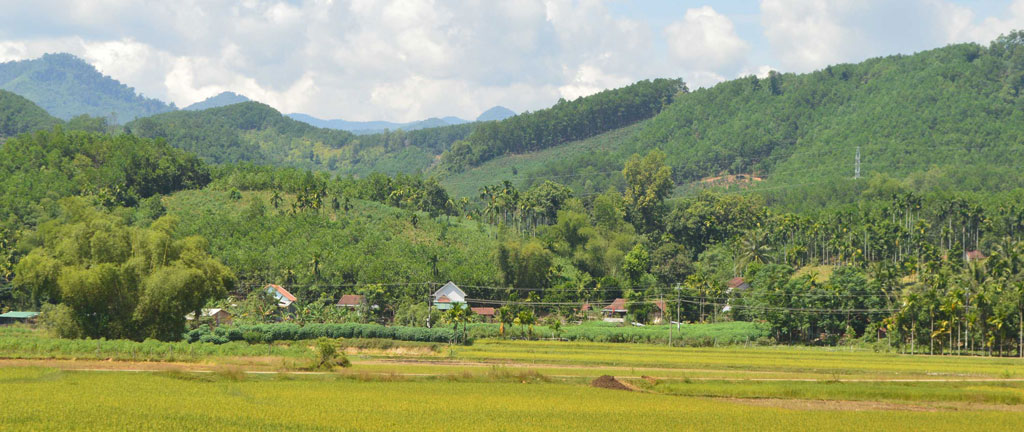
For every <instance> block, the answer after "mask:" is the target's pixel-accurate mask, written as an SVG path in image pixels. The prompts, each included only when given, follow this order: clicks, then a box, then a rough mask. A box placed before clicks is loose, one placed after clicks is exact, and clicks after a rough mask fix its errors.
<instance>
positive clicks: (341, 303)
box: [335, 294, 366, 309]
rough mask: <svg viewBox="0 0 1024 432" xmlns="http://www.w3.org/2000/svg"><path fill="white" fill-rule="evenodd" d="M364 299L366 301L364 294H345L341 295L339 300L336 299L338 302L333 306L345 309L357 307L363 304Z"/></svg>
mask: <svg viewBox="0 0 1024 432" xmlns="http://www.w3.org/2000/svg"><path fill="white" fill-rule="evenodd" d="M364 301H366V296H361V295H358V294H345V295H343V296H341V300H338V304H336V305H335V306H337V307H343V308H346V309H357V308H359V307H360V306H362V305H363V302H364Z"/></svg>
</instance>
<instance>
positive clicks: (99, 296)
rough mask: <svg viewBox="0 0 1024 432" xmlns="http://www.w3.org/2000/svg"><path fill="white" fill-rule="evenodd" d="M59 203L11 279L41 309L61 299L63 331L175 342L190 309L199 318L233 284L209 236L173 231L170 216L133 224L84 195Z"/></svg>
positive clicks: (75, 333)
mask: <svg viewBox="0 0 1024 432" xmlns="http://www.w3.org/2000/svg"><path fill="white" fill-rule="evenodd" d="M61 204H62V212H61V215H60V216H59V217H58V218H57V219H54V220H52V221H49V222H46V223H44V224H42V225H41V226H40V227H39V230H38V232H37V233H36V234H35V235H34V236H32V238H31V239H29V242H30V243H31V244H32V245H33V246H35V248H34V249H33V250H32V252H30V253H29V255H28V256H27V257H26V259H24V260H22V261H21V262H19V263H18V266H17V268H16V273H17V276H16V277H15V279H14V285H15V287H16V288H17V291H16V295H21V296H24V297H25V298H27V301H28V302H29V303H30V304H32V305H34V306H36V307H38V306H39V305H40V304H42V303H44V302H58V301H59V302H60V303H61V305H60V307H59V308H58V309H57V310H56V311H57V315H58V316H59V317H60V318H59V319H54V320H51V321H50V322H51V323H53V324H55V325H58V326H59V328H58V329H57V331H58V332H59V333H60V334H62V335H65V336H72V335H81V336H87V337H93V338H98V337H109V338H127V339H137V340H142V339H145V338H155V339H160V340H177V339H178V338H179V337H180V336H181V333H182V332H183V331H184V329H185V315H186V314H188V313H196V316H198V315H199V314H198V312H199V310H200V309H201V308H202V307H203V306H204V305H205V304H206V303H207V302H208V301H210V300H215V299H218V298H223V297H224V296H226V295H227V290H228V289H230V288H232V286H233V283H234V282H233V281H234V276H233V274H232V273H231V270H229V269H228V268H227V267H225V266H224V265H223V264H221V263H220V262H219V261H217V260H216V259H214V258H211V257H210V256H209V254H208V253H207V243H206V241H205V240H203V239H202V238H201V237H187V238H181V239H175V238H174V237H173V232H174V225H175V219H173V218H169V217H164V218H161V219H158V220H157V221H155V222H153V224H152V225H151V226H150V227H149V228H136V227H129V226H126V225H124V223H123V222H122V221H121V220H119V219H117V218H116V217H114V216H111V215H109V214H106V213H104V212H102V211H99V210H96V209H95V208H93V207H91V206H89V205H88V204H87V203H86V201H85V200H82V199H80V198H67V199H64V200H62V201H61ZM68 318H70V319H68ZM69 326H70V327H69Z"/></svg>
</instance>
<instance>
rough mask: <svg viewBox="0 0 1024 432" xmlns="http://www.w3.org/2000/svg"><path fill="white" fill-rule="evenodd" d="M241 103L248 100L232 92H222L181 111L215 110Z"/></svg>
mask: <svg viewBox="0 0 1024 432" xmlns="http://www.w3.org/2000/svg"><path fill="white" fill-rule="evenodd" d="M242 102H249V98H247V97H245V96H242V95H240V94H238V93H234V92H222V93H220V94H218V95H216V96H211V97H208V98H206V99H205V100H202V101H199V102H196V103H194V104H192V105H189V106H187V107H185V108H182V109H183V110H185V111H200V110H204V109H208V108H217V107H222V106H228V105H233V104H236V103H242Z"/></svg>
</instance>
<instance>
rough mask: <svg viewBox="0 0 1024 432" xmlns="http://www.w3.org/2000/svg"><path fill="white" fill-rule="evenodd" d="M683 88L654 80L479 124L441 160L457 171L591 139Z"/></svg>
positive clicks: (648, 112)
mask: <svg viewBox="0 0 1024 432" xmlns="http://www.w3.org/2000/svg"><path fill="white" fill-rule="evenodd" d="M685 91H686V86H685V85H684V84H683V83H682V81H681V80H678V79H675V80H670V79H656V80H654V81H646V80H645V81H640V82H637V83H635V84H632V85H630V86H626V87H623V88H620V89H615V90H605V91H603V92H599V93H596V94H594V95H590V96H587V97H584V98H579V99H576V100H575V101H572V102H567V101H565V100H559V101H558V103H557V104H555V106H553V107H551V108H547V109H544V110H540V111H537V112H533V113H524V114H520V115H517V116H515V117H512V118H509V119H505V120H503V121H500V122H486V123H482V124H480V125H478V126H477V127H476V128H475V129H474V130H473V133H471V134H470V135H469V136H468V137H466V139H465V140H464V141H457V142H456V143H455V144H453V145H452V148H451V149H450V150H448V151H447V152H446V153H445V154H444V155H443V161H444V164H445V165H446V166H447V167H448V168H449V169H451V170H452V171H456V172H457V171H461V170H463V169H465V168H467V167H471V166H474V165H479V164H480V163H482V162H485V161H487V160H490V159H493V158H495V157H498V156H501V155H504V154H506V153H526V152H530V151H537V150H541V149H545V148H548V147H554V146H557V145H560V144H565V143H567V142H570V141H576V140H580V139H584V138H589V137H591V136H594V135H597V134H600V133H602V132H605V131H608V130H612V129H617V128H620V127H623V126H626V125H629V124H632V123H635V122H637V121H639V120H643V119H645V118H649V117H651V116H653V115H655V114H657V113H658V112H659V111H661V109H662V108H663V107H664V106H665V105H668V104H669V103H671V102H672V100H673V98H674V97H676V95H677V93H680V92H685Z"/></svg>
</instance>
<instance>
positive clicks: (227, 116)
mask: <svg viewBox="0 0 1024 432" xmlns="http://www.w3.org/2000/svg"><path fill="white" fill-rule="evenodd" d="M125 127H126V129H127V130H128V131H130V132H131V133H132V134H135V135H139V136H143V137H159V138H165V139H166V140H167V142H168V143H170V144H171V145H173V146H175V147H178V148H181V149H185V150H188V151H191V152H194V153H196V154H198V155H199V156H200V157H202V158H204V159H206V160H209V161H212V162H215V163H230V162H252V163H257V164H263V165H277V166H288V167H297V168H306V169H313V170H326V171H332V172H335V173H338V174H355V175H367V174H369V173H372V172H383V173H389V174H394V173H412V172H417V171H425V170H426V169H428V168H429V167H430V166H431V165H432V164H433V163H434V162H435V158H436V157H437V156H438V155H440V154H441V152H443V151H444V150H445V149H447V148H448V146H449V145H450V144H451V143H452V142H454V141H456V140H458V139H461V138H464V137H465V136H466V135H468V134H469V132H470V131H471V130H472V127H473V126H472V125H470V124H466V125H456V126H448V127H441V128H431V129H424V130H417V131H408V132H406V131H395V132H389V133H382V134H373V135H355V134H353V133H351V132H347V131H341V130H333V129H324V128H318V127H315V126H311V125H309V124H306V123H303V122H301V121H297V120H294V119H292V118H289V117H288V116H285V115H282V114H281V113H280V112H278V111H277V110H275V109H273V108H271V107H269V106H267V105H264V104H261V103H258V102H244V103H238V104H233V105H228V106H224V107H218V108H211V109H206V110H201V111H176V112H169V113H164V114H159V115H156V116H152V117H147V118H142V119H138V120H135V121H133V122H131V123H128V124H127V125H126V126H125Z"/></svg>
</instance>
